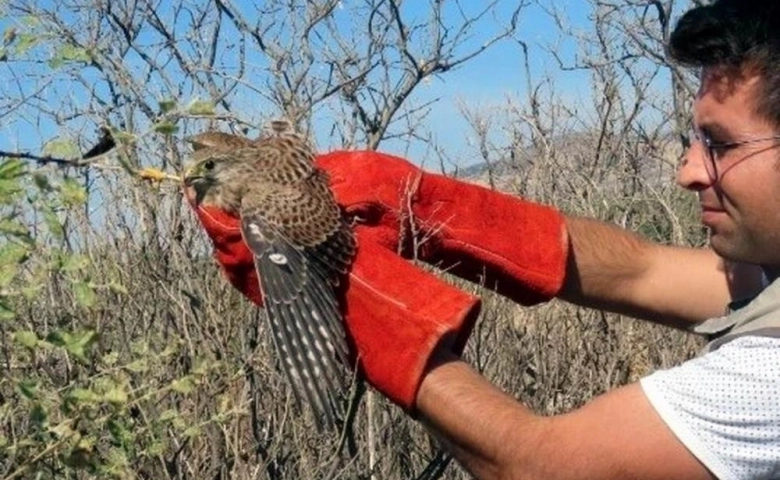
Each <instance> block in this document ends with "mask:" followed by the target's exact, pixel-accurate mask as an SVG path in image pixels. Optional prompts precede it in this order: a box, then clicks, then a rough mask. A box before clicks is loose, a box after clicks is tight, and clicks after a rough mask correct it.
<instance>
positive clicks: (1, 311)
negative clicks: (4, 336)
mask: <svg viewBox="0 0 780 480" xmlns="http://www.w3.org/2000/svg"><path fill="white" fill-rule="evenodd" d="M14 318H16V312H14V310H13V309H12V308H11V306H10V305H8V304H7V303H6V301H5V300H3V299H1V298H0V321H4V322H5V321H11V320H13V319H14Z"/></svg>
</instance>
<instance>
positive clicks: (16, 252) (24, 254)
mask: <svg viewBox="0 0 780 480" xmlns="http://www.w3.org/2000/svg"><path fill="white" fill-rule="evenodd" d="M29 252H30V249H29V247H27V246H26V245H22V244H19V243H6V244H5V245H3V246H2V247H0V287H8V286H9V285H11V283H12V282H13V281H14V279H15V278H16V276H17V275H18V273H19V270H20V268H19V266H20V265H21V264H23V263H24V262H25V261H26V260H27V258H28V254H29Z"/></svg>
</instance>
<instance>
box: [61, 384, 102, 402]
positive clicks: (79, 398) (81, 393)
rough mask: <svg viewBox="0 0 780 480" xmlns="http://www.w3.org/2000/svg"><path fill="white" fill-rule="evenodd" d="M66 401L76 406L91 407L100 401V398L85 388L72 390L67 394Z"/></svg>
mask: <svg viewBox="0 0 780 480" xmlns="http://www.w3.org/2000/svg"><path fill="white" fill-rule="evenodd" d="M66 399H67V400H68V401H70V402H72V403H74V404H76V405H82V404H90V405H91V404H95V403H97V402H98V401H100V396H99V395H98V394H96V393H95V392H93V391H92V390H89V389H87V388H74V389H73V390H71V391H70V392H68V394H67V396H66Z"/></svg>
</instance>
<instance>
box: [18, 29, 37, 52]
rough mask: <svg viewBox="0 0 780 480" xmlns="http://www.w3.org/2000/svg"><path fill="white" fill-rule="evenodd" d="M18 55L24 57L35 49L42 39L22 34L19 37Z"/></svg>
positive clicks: (29, 34)
mask: <svg viewBox="0 0 780 480" xmlns="http://www.w3.org/2000/svg"><path fill="white" fill-rule="evenodd" d="M16 38H17V41H16V54H17V55H23V54H25V53H27V52H28V51H29V50H31V49H32V48H34V47H35V45H37V44H38V42H40V37H39V36H38V35H34V34H31V33H20V34H19V35H17V37H16Z"/></svg>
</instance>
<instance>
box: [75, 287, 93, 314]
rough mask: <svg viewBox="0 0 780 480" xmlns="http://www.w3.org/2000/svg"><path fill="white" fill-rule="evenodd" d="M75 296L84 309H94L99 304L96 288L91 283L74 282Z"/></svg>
mask: <svg viewBox="0 0 780 480" xmlns="http://www.w3.org/2000/svg"><path fill="white" fill-rule="evenodd" d="M73 294H74V295H75V296H76V302H78V304H79V305H81V306H82V307H84V308H92V307H94V306H95V304H96V303H97V295H95V288H94V287H93V286H92V284H91V283H89V282H74V283H73Z"/></svg>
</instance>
